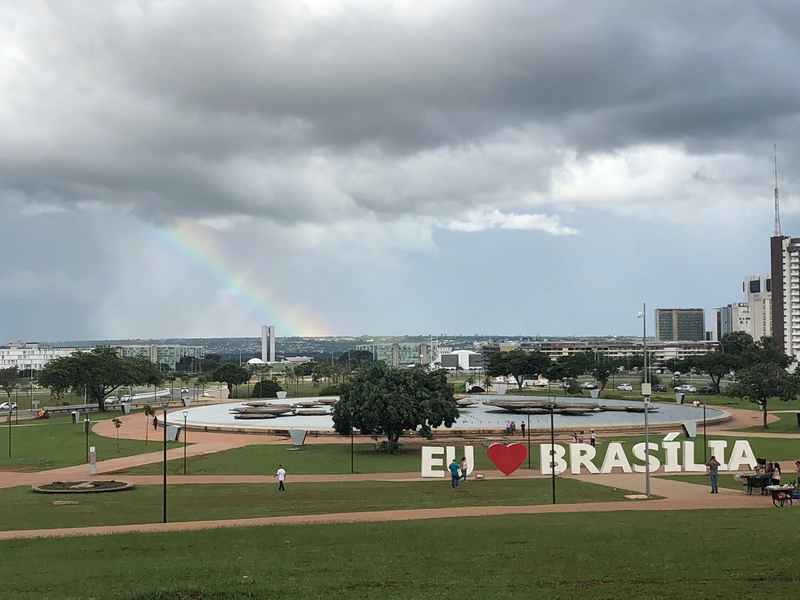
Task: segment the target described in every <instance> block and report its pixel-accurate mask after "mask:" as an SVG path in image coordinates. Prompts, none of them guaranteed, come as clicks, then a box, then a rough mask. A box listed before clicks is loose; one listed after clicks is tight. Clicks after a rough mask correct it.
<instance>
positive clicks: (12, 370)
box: [0, 367, 19, 398]
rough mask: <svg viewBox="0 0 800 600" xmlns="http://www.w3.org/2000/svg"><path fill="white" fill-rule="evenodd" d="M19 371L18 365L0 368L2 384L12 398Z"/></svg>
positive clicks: (0, 383) (0, 381)
mask: <svg viewBox="0 0 800 600" xmlns="http://www.w3.org/2000/svg"><path fill="white" fill-rule="evenodd" d="M18 377H19V373H18V372H17V367H9V368H7V369H0V386H2V387H3V391H4V392H5V393H6V394H8V397H9V398H11V392H13V391H14V386H15V385H17V378H18Z"/></svg>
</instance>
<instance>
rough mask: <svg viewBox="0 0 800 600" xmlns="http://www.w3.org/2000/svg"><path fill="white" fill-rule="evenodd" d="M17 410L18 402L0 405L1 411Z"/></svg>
mask: <svg viewBox="0 0 800 600" xmlns="http://www.w3.org/2000/svg"><path fill="white" fill-rule="evenodd" d="M16 408H17V403H16V402H3V403H2V404H0V410H14V409H16Z"/></svg>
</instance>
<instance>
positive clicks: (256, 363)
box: [247, 358, 267, 365]
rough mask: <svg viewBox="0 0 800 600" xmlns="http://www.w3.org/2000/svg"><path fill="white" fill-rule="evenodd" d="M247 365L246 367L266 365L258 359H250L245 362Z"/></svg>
mask: <svg viewBox="0 0 800 600" xmlns="http://www.w3.org/2000/svg"><path fill="white" fill-rule="evenodd" d="M247 364H248V365H265V364H267V363H265V362H264V361H263V360H261V359H260V358H251V359H250V360H248V361H247Z"/></svg>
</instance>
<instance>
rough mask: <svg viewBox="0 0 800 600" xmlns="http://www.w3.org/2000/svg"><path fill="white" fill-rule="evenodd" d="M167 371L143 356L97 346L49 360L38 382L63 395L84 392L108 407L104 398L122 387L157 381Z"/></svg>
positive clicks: (54, 392) (94, 400)
mask: <svg viewBox="0 0 800 600" xmlns="http://www.w3.org/2000/svg"><path fill="white" fill-rule="evenodd" d="M163 381H164V374H163V373H162V372H161V369H160V368H159V366H158V365H156V364H153V363H152V362H150V361H149V360H148V359H147V358H145V357H143V356H134V357H122V356H120V355H119V354H118V353H117V351H116V349H114V348H111V347H109V346H98V347H96V348H94V349H93V350H91V351H89V352H76V353H74V354H72V355H70V356H62V357H59V358H56V359H55V360H53V361H51V362H49V363H47V364H46V365H45V366H44V368H43V369H42V370H41V372H40V373H39V384H40V385H42V386H44V387H46V388H50V391H51V392H52V393H53V394H55V395H57V396H60V395H61V394H63V393H65V392H67V391H72V393H73V394H76V395H79V394H83V392H84V390H86V395H87V397H88V399H89V400H90V401H91V402H93V403H97V405H98V408H99V409H100V410H105V409H106V407H105V403H104V400H105V398H106V396H108V394H110V393H111V392H113V391H114V390H116V389H117V388H119V387H124V386H129V385H145V384H147V385H158V384H160V383H162V382H163Z"/></svg>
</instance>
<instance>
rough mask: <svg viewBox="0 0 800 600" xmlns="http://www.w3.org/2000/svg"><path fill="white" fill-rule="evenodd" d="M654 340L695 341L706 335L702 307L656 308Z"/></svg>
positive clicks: (702, 338)
mask: <svg viewBox="0 0 800 600" xmlns="http://www.w3.org/2000/svg"><path fill="white" fill-rule="evenodd" d="M655 322H656V340H659V341H673V342H677V341H687V342H697V341H701V340H704V339H705V337H706V319H705V312H704V311H703V309H702V308H657V309H656V319H655Z"/></svg>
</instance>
